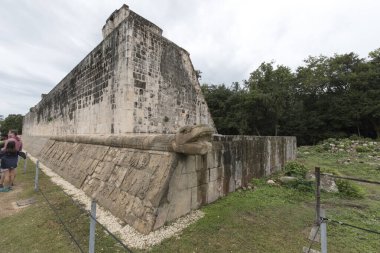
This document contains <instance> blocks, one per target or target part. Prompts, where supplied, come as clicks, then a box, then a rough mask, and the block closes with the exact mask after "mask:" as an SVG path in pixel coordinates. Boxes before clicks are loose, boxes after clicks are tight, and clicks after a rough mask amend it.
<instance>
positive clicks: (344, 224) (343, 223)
mask: <svg viewBox="0 0 380 253" xmlns="http://www.w3.org/2000/svg"><path fill="white" fill-rule="evenodd" d="M322 219H323V220H325V221H330V222H334V223H338V224H339V225H342V226H347V227H351V228H356V229H359V230H363V231H366V232H368V233H373V234H377V235H380V232H379V231H376V230H371V229H368V228H361V227H358V226H355V225H351V224H348V223H345V222H342V221H336V220H333V219H328V218H322Z"/></svg>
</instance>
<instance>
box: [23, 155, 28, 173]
mask: <svg viewBox="0 0 380 253" xmlns="http://www.w3.org/2000/svg"><path fill="white" fill-rule="evenodd" d="M25 156H26V158H25V159H24V174H25V173H26V163H27V161H28V152H25Z"/></svg>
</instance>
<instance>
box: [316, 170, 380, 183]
mask: <svg viewBox="0 0 380 253" xmlns="http://www.w3.org/2000/svg"><path fill="white" fill-rule="evenodd" d="M321 175H324V176H328V177H333V178H340V179H347V180H352V181H358V182H363V183H368V184H379V185H380V182H378V181H372V180H367V179H361V178H354V177H342V176H335V175H331V174H326V173H321Z"/></svg>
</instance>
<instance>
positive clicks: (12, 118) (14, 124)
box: [0, 114, 24, 134]
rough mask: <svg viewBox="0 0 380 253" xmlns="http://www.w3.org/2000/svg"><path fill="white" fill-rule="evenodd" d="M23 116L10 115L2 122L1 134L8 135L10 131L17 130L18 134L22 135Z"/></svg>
mask: <svg viewBox="0 0 380 253" xmlns="http://www.w3.org/2000/svg"><path fill="white" fill-rule="evenodd" d="M23 118H24V117H23V116H22V115H21V114H9V115H8V117H6V118H5V119H4V120H3V121H2V122H0V124H1V126H0V132H1V133H8V131H9V130H17V132H18V134H22V121H23Z"/></svg>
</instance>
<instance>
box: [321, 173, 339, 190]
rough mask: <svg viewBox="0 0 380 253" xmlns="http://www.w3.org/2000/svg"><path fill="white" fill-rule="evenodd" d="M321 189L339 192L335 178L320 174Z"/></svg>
mask: <svg viewBox="0 0 380 253" xmlns="http://www.w3.org/2000/svg"><path fill="white" fill-rule="evenodd" d="M321 190H324V191H326V192H339V190H338V186H337V185H336V183H335V180H334V179H333V178H332V177H329V176H328V175H321Z"/></svg>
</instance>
